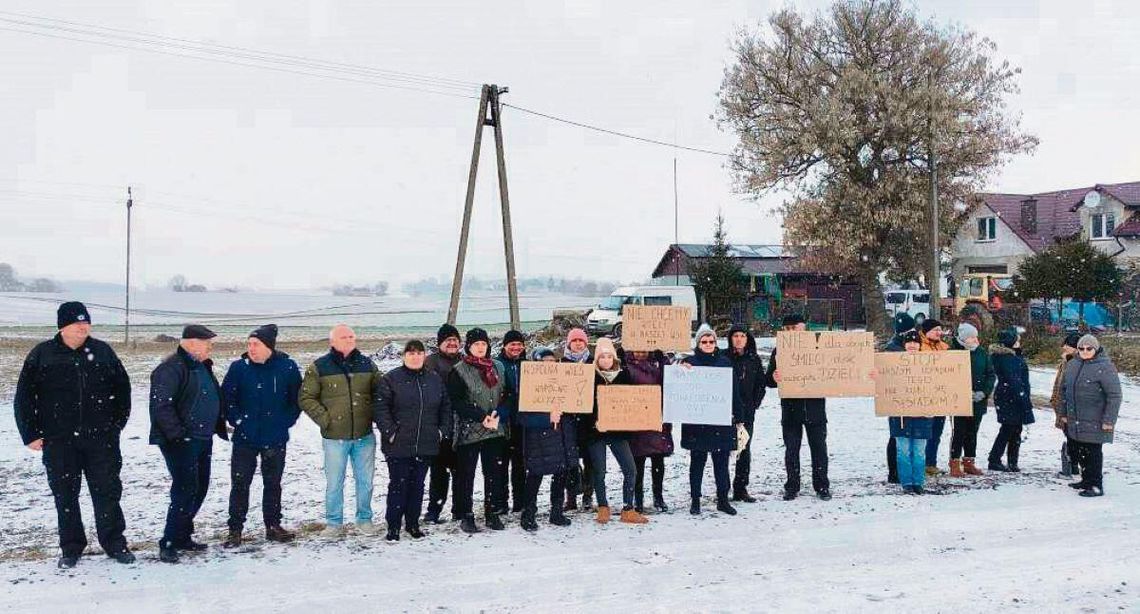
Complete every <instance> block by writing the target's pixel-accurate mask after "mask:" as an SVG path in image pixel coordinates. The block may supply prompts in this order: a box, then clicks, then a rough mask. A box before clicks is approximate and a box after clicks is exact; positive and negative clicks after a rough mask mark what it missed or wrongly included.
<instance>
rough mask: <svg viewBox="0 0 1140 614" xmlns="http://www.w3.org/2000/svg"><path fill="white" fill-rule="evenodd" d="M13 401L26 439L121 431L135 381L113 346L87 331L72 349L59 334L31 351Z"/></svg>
mask: <svg viewBox="0 0 1140 614" xmlns="http://www.w3.org/2000/svg"><path fill="white" fill-rule="evenodd" d="M13 405H14V406H15V412H16V427H17V429H19V431H20V438H21V439H23V441H24V445H27V444H30V443H32V442H33V441H36V440H37V439H47V440H51V439H60V438H64V437H73V436H75V434H76V433H78V435H79V436H80V437H84V436H89V435H100V434H118V432H119V431H121V430H123V427H124V426H126V425H127V420H128V419H129V418H130V415H131V382H130V379H129V378H128V377H127V372H126V370H125V369H123V363H121V362H119V357H118V356H116V355H115V351H114V350H113V349H111V346H109V345H107V344H106V343H104V342H102V341H99V340H98V339H93V338H91V337H88V338H87V341H85V342H83V345H81V346H79V349H77V350H73V349H71V348H69V347H67V346H66V345H64V343H63V339H62V338H61V337H60V336H59V335H58V334H57V335H56V336H55V337H53V338H52V339H48V340H47V341H44V342H42V343H40V344H39V345H37V346H36V347H34V348H32V351H31V352H29V353H28V356H27V358H26V359H25V360H24V368H23V369H22V370H21V371H20V378H19V380H18V382H17V383H16V398H15V399H14V402H13Z"/></svg>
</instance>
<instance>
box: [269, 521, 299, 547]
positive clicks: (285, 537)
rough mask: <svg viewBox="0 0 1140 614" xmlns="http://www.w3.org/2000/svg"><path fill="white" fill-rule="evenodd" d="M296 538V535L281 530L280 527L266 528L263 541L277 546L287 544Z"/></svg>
mask: <svg viewBox="0 0 1140 614" xmlns="http://www.w3.org/2000/svg"><path fill="white" fill-rule="evenodd" d="M296 538H297V534H296V533H292V532H290V531H286V530H285V529H282V528H281V526H280V525H276V526H272V527H267V528H266V529H265V539H267V540H269V541H271V542H277V543H279V544H287V543H289V542H291V541H293V540H294V539H296Z"/></svg>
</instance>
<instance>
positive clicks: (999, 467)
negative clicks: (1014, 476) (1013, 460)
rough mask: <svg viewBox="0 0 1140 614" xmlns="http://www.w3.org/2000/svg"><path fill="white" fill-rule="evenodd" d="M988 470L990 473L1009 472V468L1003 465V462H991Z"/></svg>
mask: <svg viewBox="0 0 1140 614" xmlns="http://www.w3.org/2000/svg"><path fill="white" fill-rule="evenodd" d="M987 469H989V470H990V471H1002V472H1008V471H1009V467H1006V466H1005V465H1003V464H1001V461H994V460H992V461H990V463H989V465H988V466H987Z"/></svg>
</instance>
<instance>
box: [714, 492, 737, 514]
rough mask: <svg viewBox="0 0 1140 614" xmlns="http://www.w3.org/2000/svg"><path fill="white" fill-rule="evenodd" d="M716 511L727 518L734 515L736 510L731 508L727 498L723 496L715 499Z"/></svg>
mask: <svg viewBox="0 0 1140 614" xmlns="http://www.w3.org/2000/svg"><path fill="white" fill-rule="evenodd" d="M716 509H717V511H718V512H724V513H725V514H728V515H729V516H735V515H736V508H734V507H732V504H730V503H729V502H728V497H727V496H724V495H722V496H719V497H717V498H716Z"/></svg>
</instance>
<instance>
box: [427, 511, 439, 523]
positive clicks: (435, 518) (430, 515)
mask: <svg viewBox="0 0 1140 614" xmlns="http://www.w3.org/2000/svg"><path fill="white" fill-rule="evenodd" d="M424 522H426V523H428V524H440V520H439V512H437V511H435V510H428V512H427V513H426V514H424Z"/></svg>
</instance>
